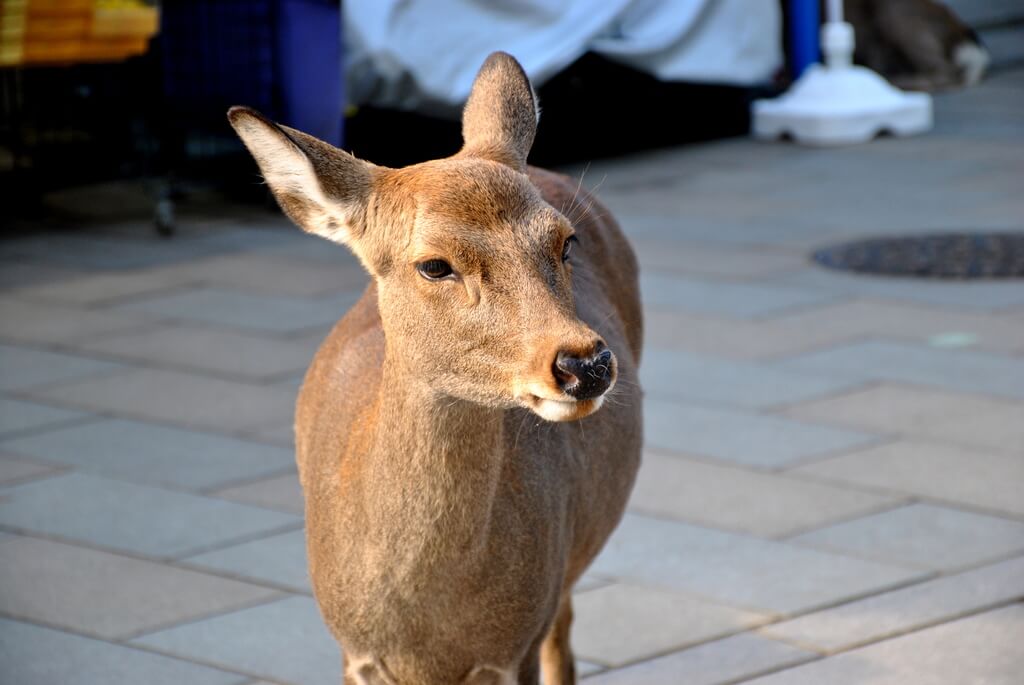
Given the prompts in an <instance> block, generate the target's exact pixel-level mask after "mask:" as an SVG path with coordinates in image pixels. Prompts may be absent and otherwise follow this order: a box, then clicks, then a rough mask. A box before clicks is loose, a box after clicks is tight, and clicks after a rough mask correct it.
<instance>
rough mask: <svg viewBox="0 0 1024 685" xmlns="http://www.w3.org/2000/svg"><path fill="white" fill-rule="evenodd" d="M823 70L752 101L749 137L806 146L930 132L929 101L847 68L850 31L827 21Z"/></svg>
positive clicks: (867, 72) (817, 69) (859, 69)
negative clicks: (774, 95) (786, 139)
mask: <svg viewBox="0 0 1024 685" xmlns="http://www.w3.org/2000/svg"><path fill="white" fill-rule="evenodd" d="M822 48H823V51H824V52H825V56H826V62H827V64H828V66H822V65H820V64H815V65H813V66H811V67H810V68H808V69H807V70H806V71H805V72H804V74H803V75H802V76H801V77H800V78H799V79H797V82H796V83H795V84H793V87H792V88H790V89H789V92H787V93H785V94H783V95H780V96H779V97H777V98H774V99H772V100H758V101H756V102H754V116H753V130H754V137H755V138H760V139H762V140H771V139H775V138H779V137H781V136H785V135H788V136H790V137H791V138H793V140H795V141H797V142H799V143H804V144H806V145H817V146H827V145H851V144H854V143H864V142H867V141H869V140H871V139H872V138H874V137H875V136H877V135H879V134H880V133H891V134H893V135H897V136H909V135H913V134H916V133H923V132H925V131H928V130H929V129H931V127H932V98H931V96H930V95H928V94H927V93H904V92H903V91H901V90H899V89H898V88H894V87H893V86H891V85H890V84H889V82H888V81H886V80H885V79H883V78H882V77H881V76H879V75H878V74H876V73H875V72H873V71H871V70H870V69H865V68H864V67H859V66H854V65H853V64H851V63H850V62H851V59H850V58H851V57H852V55H853V29H852V28H851V27H850V25H849V24H846V23H842V22H829V23H826V24H825V25H824V26H823V27H822Z"/></svg>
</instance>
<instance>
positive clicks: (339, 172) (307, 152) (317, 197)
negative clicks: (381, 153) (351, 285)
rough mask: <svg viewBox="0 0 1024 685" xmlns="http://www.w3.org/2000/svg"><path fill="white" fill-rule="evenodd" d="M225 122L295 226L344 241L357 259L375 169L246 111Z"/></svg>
mask: <svg viewBox="0 0 1024 685" xmlns="http://www.w3.org/2000/svg"><path fill="white" fill-rule="evenodd" d="M228 121H230V122H231V126H232V127H233V128H234V129H235V131H236V132H237V133H238V135H239V137H241V139H242V142H243V143H245V146H246V147H247V148H249V152H250V153H252V156H253V157H254V158H255V159H256V163H257V164H258V165H259V167H260V171H261V172H263V177H264V178H265V179H266V181H267V185H269V186H270V190H271V191H272V192H273V193H274V197H275V198H276V199H277V203H278V204H279V205H280V206H281V209H282V210H284V212H285V214H287V215H288V217H289V218H290V219H291V220H292V221H294V222H295V223H296V224H298V226H299V227H300V228H302V229H303V230H305V231H308V232H310V233H315V234H316V235H319V236H321V237H323V238H327V239H328V240H332V241H334V242H338V243H344V244H346V245H348V246H350V247H351V248H353V251H354V252H356V254H357V256H360V257H361V255H359V250H358V242H359V239H360V238H361V237H362V235H363V232H364V231H365V228H366V203H367V201H368V198H369V195H370V190H371V187H372V185H373V177H374V170H375V169H376V167H374V166H373V165H371V164H368V163H366V162H363V161H361V160H359V159H356V158H355V157H353V156H352V155H350V154H348V153H347V152H345V151H343V150H339V149H338V148H336V147H334V146H333V145H329V144H328V143H325V142H323V141H322V140H318V139H317V138H314V137H313V136H310V135H307V134H305V133H302V132H301V131H296V130H295V129H292V128H288V127H287V126H281V125H279V124H275V123H274V122H272V121H270V120H269V119H267V118H266V117H264V116H263V115H262V114H260V113H259V112H257V111H255V110H252V109H249V108H247V107H232V108H231V109H230V110H228Z"/></svg>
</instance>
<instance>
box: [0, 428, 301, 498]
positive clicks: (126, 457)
mask: <svg viewBox="0 0 1024 685" xmlns="http://www.w3.org/2000/svg"><path fill="white" fill-rule="evenodd" d="M0 449H4V450H7V451H9V452H11V453H14V454H20V455H24V456H27V457H35V458H38V459H40V460H42V461H47V462H51V463H54V464H61V465H64V466H72V467H75V468H77V469H79V470H81V471H86V472H89V473H95V474H98V475H102V476H110V477H112V478H118V479H121V480H128V481H133V482H136V483H143V484H148V485H168V486H171V487H177V488H185V489H193V490H200V489H211V488H218V487H224V486H226V485H228V484H233V483H235V482H237V481H239V480H246V479H251V478H254V477H260V476H267V475H273V474H280V473H282V472H283V471H291V470H293V469H294V465H295V459H294V457H293V456H292V451H291V450H289V449H285V448H281V447H275V446H273V445H267V444H264V443H258V442H249V441H247V440H239V439H238V438H231V437H227V436H223V435H217V434H213V433H199V432H196V431H186V430H181V429H178V428H170V427H167V426H160V425H157V424H153V423H143V422H139V421H127V420H122V419H113V420H101V421H96V422H93V423H85V424H78V425H74V426H68V427H64V428H56V429H53V430H50V431H47V432H45V433H36V434H33V435H30V436H27V437H22V438H14V439H10V440H0Z"/></svg>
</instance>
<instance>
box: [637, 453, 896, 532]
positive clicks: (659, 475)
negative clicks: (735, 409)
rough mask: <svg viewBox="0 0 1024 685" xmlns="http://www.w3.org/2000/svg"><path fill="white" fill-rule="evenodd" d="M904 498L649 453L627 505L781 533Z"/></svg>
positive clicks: (725, 525)
mask: <svg viewBox="0 0 1024 685" xmlns="http://www.w3.org/2000/svg"><path fill="white" fill-rule="evenodd" d="M906 499H907V497H906V496H903V497H900V496H898V495H875V494H870V493H866V492H863V491H860V490H857V489H851V488H842V487H831V486H828V485H826V484H823V483H814V482H808V481H801V480H796V479H793V478H787V477H786V476H781V475H772V474H766V473H758V472H753V471H749V470H747V469H741V468H735V467H733V466H725V465H718V464H712V463H705V462H700V461H695V460H692V459H686V458H682V457H678V456H668V455H663V454H659V453H657V452H650V451H648V452H645V453H644V457H643V464H642V465H641V467H640V474H639V476H638V478H637V482H636V485H635V487H634V489H633V495H632V497H631V499H630V503H629V508H630V510H632V511H636V512H638V513H645V514H650V515H654V516H663V517H668V518H672V519H678V520H681V521H686V522H690V523H696V524H699V525H705V526H710V527H713V528H719V529H723V530H730V531H735V532H740V533H749V534H752V535H758V536H762V537H781V536H785V535H791V534H794V533H796V532H798V531H803V530H808V529H810V528H817V527H820V526H822V525H825V524H827V523H829V522H834V521H839V520H843V519H848V518H851V517H854V516H857V515H862V514H866V513H870V512H875V511H879V510H881V509H884V508H889V507H892V506H894V505H896V504H897V503H899V502H900V501H905V500H906Z"/></svg>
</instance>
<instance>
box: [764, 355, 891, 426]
mask: <svg viewBox="0 0 1024 685" xmlns="http://www.w3.org/2000/svg"><path fill="white" fill-rule="evenodd" d="M865 342H866V341H865ZM844 344H845V343H844ZM828 349H834V347H822V348H821V349H820V350H816V351H817V352H824V351H826V350H828ZM808 354H813V352H811V351H808ZM779 361H781V360H779ZM769 366H771V368H776V367H775V365H774V364H772V365H769ZM804 375H808V376H811V377H813V378H818V377H821V376H824V374H804ZM886 385H890V383H889V381H886V380H884V379H883V380H879V379H877V378H867V379H864V380H863V381H862V382H861V383H858V384H857V385H851V386H850V387H848V388H837V389H835V390H830V391H829V392H828V393H827V394H824V395H821V396H819V397H811V398H808V399H801V400H794V401H792V402H779V403H778V404H773V405H772V406H770V407H766V408H765V409H764V412H765V413H766V414H768V415H770V416H778V417H780V418H785V419H793V420H795V421H796V420H801V419H797V418H796V417H793V416H790V415H789V414H787V413H786V412H789V411H792V410H794V409H799V408H800V407H803V406H805V405H808V404H817V403H819V402H825V401H827V400H834V399H839V398H841V397H846V396H847V395H855V394H857V393H863V392H868V391H871V390H876V389H880V388H882V387H884V386H886ZM802 420H803V421H806V420H807V419H802ZM820 423H821V424H822V425H824V426H836V427H839V428H856V429H858V430H863V429H864V426H857V425H854V424H852V423H843V424H840V423H835V422H828V421H820ZM878 435H887V434H886V433H878ZM891 435H896V434H895V433H893V434H891Z"/></svg>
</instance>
